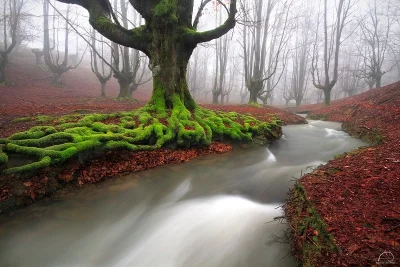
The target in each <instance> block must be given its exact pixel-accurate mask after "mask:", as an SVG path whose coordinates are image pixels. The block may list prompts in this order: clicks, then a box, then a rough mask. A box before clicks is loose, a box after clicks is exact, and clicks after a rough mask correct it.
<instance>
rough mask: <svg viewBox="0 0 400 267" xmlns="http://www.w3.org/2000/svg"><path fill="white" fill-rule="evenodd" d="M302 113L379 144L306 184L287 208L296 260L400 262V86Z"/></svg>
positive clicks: (302, 181)
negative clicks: (338, 124)
mask: <svg viewBox="0 0 400 267" xmlns="http://www.w3.org/2000/svg"><path fill="white" fill-rule="evenodd" d="M297 111H298V112H308V113H309V117H311V118H315V119H324V120H330V121H338V122H343V129H344V130H346V131H347V132H349V133H350V134H352V135H354V136H357V137H361V138H363V139H364V140H366V141H368V142H369V143H371V144H372V145H373V146H372V147H368V148H361V149H358V150H355V151H352V152H349V153H345V154H343V155H338V156H337V157H336V159H334V160H331V161H329V162H328V164H326V165H324V166H320V167H319V168H317V169H316V170H314V171H313V172H312V173H311V174H307V175H305V176H303V177H302V178H301V179H300V180H298V182H297V184H296V185H295V187H294V188H293V189H292V191H291V193H290V195H289V199H288V203H287V205H286V215H287V217H288V220H289V223H290V225H291V226H292V229H293V244H294V253H295V255H296V256H297V257H298V259H299V260H300V261H301V262H302V263H303V264H304V265H305V266H373V265H377V264H398V263H399V260H400V205H399V203H400V82H399V83H395V84H391V85H388V86H385V87H382V88H379V89H373V90H370V91H368V92H365V93H362V94H359V95H356V96H353V97H350V98H346V99H343V100H338V101H334V102H333V103H332V104H331V105H330V106H327V107H321V106H318V105H308V106H303V107H300V108H298V109H297ZM316 246H317V247H316ZM316 248H317V249H316ZM385 253H386V254H385ZM382 255H384V256H385V262H384V260H383V258H382ZM389 256H390V257H389ZM392 256H393V257H394V260H392Z"/></svg>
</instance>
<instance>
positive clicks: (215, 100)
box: [212, 91, 219, 104]
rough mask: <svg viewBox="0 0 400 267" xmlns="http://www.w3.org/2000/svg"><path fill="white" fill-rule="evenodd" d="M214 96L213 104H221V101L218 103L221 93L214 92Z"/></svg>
mask: <svg viewBox="0 0 400 267" xmlns="http://www.w3.org/2000/svg"><path fill="white" fill-rule="evenodd" d="M212 95H213V99H212V103H213V104H219V101H218V98H219V91H213V92H212Z"/></svg>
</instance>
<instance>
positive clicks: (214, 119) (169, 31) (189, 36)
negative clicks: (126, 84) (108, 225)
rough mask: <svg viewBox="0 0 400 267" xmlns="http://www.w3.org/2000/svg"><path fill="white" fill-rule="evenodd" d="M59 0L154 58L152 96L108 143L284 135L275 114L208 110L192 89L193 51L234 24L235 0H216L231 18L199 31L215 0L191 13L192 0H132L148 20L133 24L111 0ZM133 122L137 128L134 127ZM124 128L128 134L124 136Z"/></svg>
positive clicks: (144, 145) (148, 145)
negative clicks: (122, 19)
mask: <svg viewBox="0 0 400 267" xmlns="http://www.w3.org/2000/svg"><path fill="white" fill-rule="evenodd" d="M59 1H60V2H64V3H70V4H77V5H80V6H81V7H83V8H85V9H86V10H87V11H88V12H89V22H90V24H91V25H92V26H93V28H95V29H96V30H97V31H98V32H99V33H100V34H102V35H103V36H105V37H106V38H108V39H109V40H111V41H112V42H115V43H118V44H120V45H122V46H125V47H131V48H134V49H136V50H139V51H141V52H143V53H144V54H145V55H147V56H148V58H149V61H150V62H149V67H150V69H151V70H152V73H153V94H152V97H151V98H150V100H149V102H148V103H147V105H145V106H144V107H143V108H140V109H138V110H135V111H132V115H131V117H129V120H130V121H129V123H128V122H126V123H124V127H128V128H129V129H126V128H124V129H121V130H120V132H119V134H117V135H116V136H114V137H106V139H107V140H106V141H107V142H106V147H108V148H113V149H115V148H128V149H132V150H137V149H156V148H160V147H162V146H168V147H175V146H195V145H208V144H210V143H211V140H213V139H214V140H215V139H222V138H228V139H233V140H237V141H247V142H249V141H253V140H255V139H254V138H256V139H257V140H259V138H261V139H262V140H264V141H266V139H267V140H270V139H275V138H279V137H280V136H281V134H282V130H281V127H280V122H279V120H278V119H277V118H275V119H273V120H272V121H271V123H269V122H262V121H259V120H257V119H255V118H254V117H251V116H248V115H241V114H236V113H222V112H214V111H211V110H207V109H204V108H201V107H199V106H198V105H197V104H196V102H195V101H194V99H193V98H192V96H191V94H190V92H189V89H188V85H187V81H186V72H187V66H188V62H189V59H190V56H191V54H192V53H193V50H194V49H195V48H196V46H197V45H198V44H200V43H203V42H208V41H211V40H214V39H216V38H219V37H221V36H223V35H224V34H226V33H227V32H228V31H229V30H231V29H232V28H233V27H234V26H235V22H236V19H235V15H236V13H237V9H236V0H231V1H230V3H229V5H228V4H225V2H224V1H221V0H217V1H216V3H219V5H220V7H221V8H223V9H224V10H225V11H226V12H227V14H228V15H227V19H226V20H225V21H224V22H223V23H222V24H221V25H220V26H217V27H215V28H214V29H212V30H208V31H203V32H199V31H197V26H198V24H199V20H200V17H201V15H202V13H203V11H204V10H205V7H206V5H207V4H209V3H211V2H212V0H202V2H201V3H200V7H199V9H198V11H197V12H196V13H194V12H193V7H194V0H148V1H139V0H130V1H129V3H130V4H131V5H132V7H133V8H134V9H135V10H136V11H137V12H138V13H139V14H140V15H141V16H142V18H143V19H144V20H145V24H144V25H142V26H138V27H136V28H133V29H127V28H126V27H124V25H123V24H120V23H119V21H118V11H117V10H115V9H113V7H112V5H111V3H110V1H109V0H105V1H100V0H97V1H96V0H59ZM126 2H128V1H126ZM132 120H133V121H132ZM93 127H95V125H94V126H93ZM132 127H133V128H134V130H132V131H130V129H131V128H132ZM94 130H95V131H98V129H97V130H96V129H94ZM122 132H126V134H128V135H130V137H125V135H124V136H121V134H120V133H122ZM128 132H129V133H128ZM110 138H111V139H110ZM121 139H122V141H121ZM99 142H105V141H104V139H102V140H100V141H99ZM109 142H111V143H109Z"/></svg>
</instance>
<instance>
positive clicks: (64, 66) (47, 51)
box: [43, 0, 83, 86]
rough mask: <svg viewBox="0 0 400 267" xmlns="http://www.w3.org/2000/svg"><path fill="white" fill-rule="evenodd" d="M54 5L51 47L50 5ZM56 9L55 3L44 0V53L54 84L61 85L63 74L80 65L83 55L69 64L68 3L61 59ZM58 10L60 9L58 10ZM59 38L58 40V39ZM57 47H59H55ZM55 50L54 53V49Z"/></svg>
mask: <svg viewBox="0 0 400 267" xmlns="http://www.w3.org/2000/svg"><path fill="white" fill-rule="evenodd" d="M50 5H51V6H52V7H53V9H54V14H53V47H50V29H49V6H50ZM56 11H57V10H56V9H55V6H54V5H53V4H50V0H44V1H43V16H44V23H43V25H44V27H43V28H44V34H43V36H44V41H43V53H44V61H45V63H46V65H47V66H48V68H49V69H50V71H51V72H52V74H53V79H52V83H53V84H54V85H57V86H60V85H62V82H61V75H62V74H64V73H66V72H68V71H69V70H71V69H75V68H76V67H78V65H79V64H80V62H81V61H82V58H83V55H82V58H81V60H80V61H79V62H78V63H77V64H76V65H74V66H72V65H69V64H68V56H69V46H68V40H69V31H70V29H69V24H70V22H69V15H70V6H69V5H68V7H67V10H66V13H65V16H63V19H64V20H65V26H64V34H65V35H64V55H63V58H62V61H60V60H61V58H60V57H61V55H60V51H59V50H58V44H59V43H58V39H59V38H58V33H57V35H56V33H55V32H56V29H55V25H54V24H55V18H56V15H55V13H56ZM57 12H58V11H57ZM56 39H57V41H56ZM55 48H57V49H55ZM53 49H54V50H55V51H54V53H52V50H53Z"/></svg>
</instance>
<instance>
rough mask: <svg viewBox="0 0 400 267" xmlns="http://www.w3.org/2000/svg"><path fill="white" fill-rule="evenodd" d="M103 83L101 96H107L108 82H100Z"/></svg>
mask: <svg viewBox="0 0 400 267" xmlns="http://www.w3.org/2000/svg"><path fill="white" fill-rule="evenodd" d="M100 85H101V97H105V96H106V83H105V82H100Z"/></svg>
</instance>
